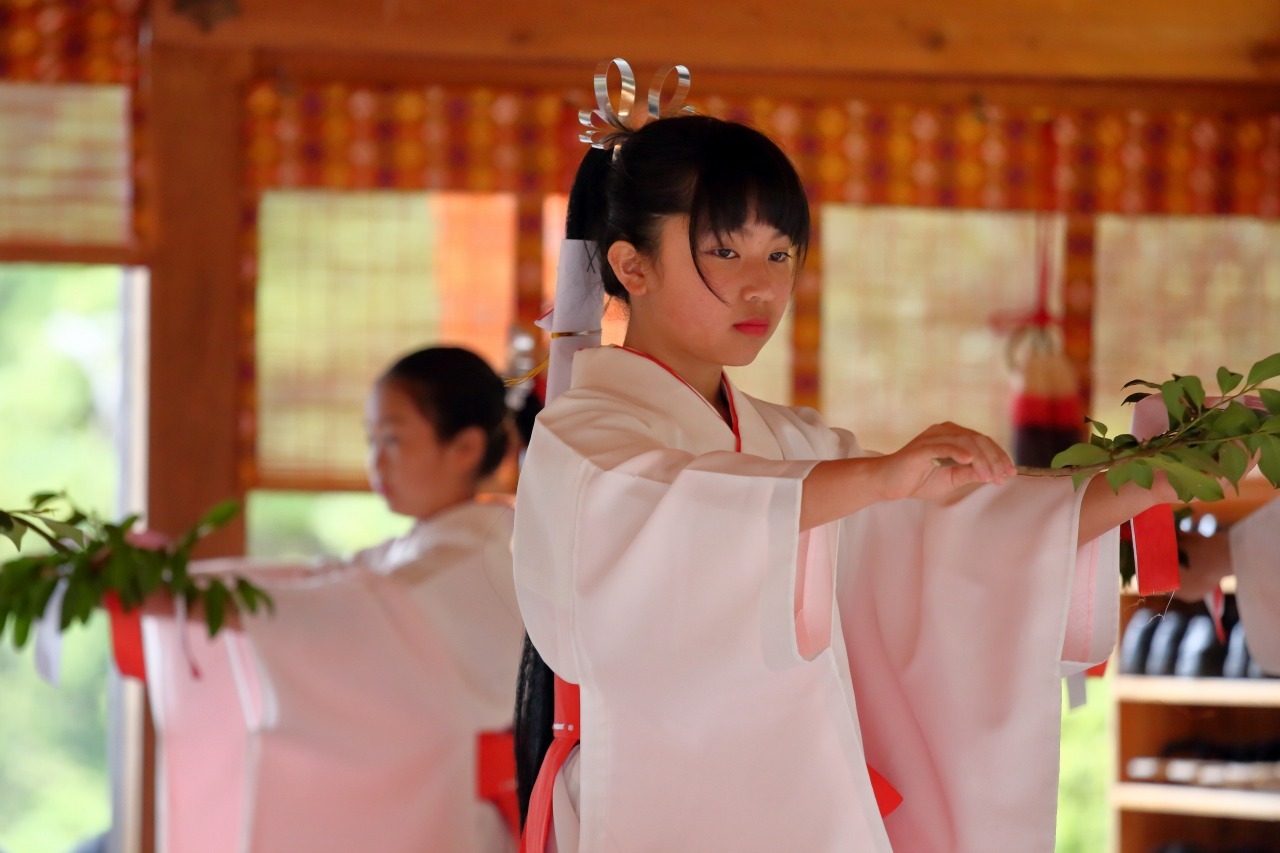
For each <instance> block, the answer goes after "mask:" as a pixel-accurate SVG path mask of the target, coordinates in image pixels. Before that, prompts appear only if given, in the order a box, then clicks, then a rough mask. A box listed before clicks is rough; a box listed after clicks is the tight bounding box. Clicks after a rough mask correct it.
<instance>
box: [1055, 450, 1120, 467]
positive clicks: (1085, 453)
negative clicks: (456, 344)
mask: <svg viewBox="0 0 1280 853" xmlns="http://www.w3.org/2000/svg"><path fill="white" fill-rule="evenodd" d="M1110 460H1111V454H1110V453H1108V452H1107V451H1105V450H1103V449H1102V448H1101V447H1096V446H1094V445H1092V444H1073V445H1071V446H1070V447H1068V448H1067V449H1066V450H1064V451H1062V452H1061V453H1059V454H1058V455H1057V456H1054V457H1053V461H1052V462H1051V463H1049V464H1050V465H1052V466H1053V467H1054V468H1066V467H1068V466H1081V467H1084V466H1089V465H1101V464H1102V463H1104V462H1109V461H1110Z"/></svg>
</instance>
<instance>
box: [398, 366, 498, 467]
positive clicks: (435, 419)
mask: <svg viewBox="0 0 1280 853" xmlns="http://www.w3.org/2000/svg"><path fill="white" fill-rule="evenodd" d="M378 382H379V383H391V384H393V385H395V386H396V387H398V388H401V389H402V390H404V391H405V393H407V394H408V395H409V398H410V399H411V400H413V404H414V406H415V407H417V409H418V411H419V412H421V413H422V416H423V417H425V418H426V419H427V420H428V421H430V422H431V425H432V426H433V427H435V431H436V435H437V436H439V438H440V440H441V441H450V440H452V439H453V438H454V437H455V436H457V434H458V433H460V432H462V431H463V430H464V429H467V428H469V427H479V428H480V430H481V431H482V432H483V433H484V436H485V449H484V455H483V456H482V457H481V459H480V464H479V466H478V467H477V469H476V478H477V479H479V478H482V477H487V476H488V475H490V474H492V473H493V472H494V471H496V470H497V469H498V466H499V465H500V464H502V458H503V456H505V455H506V452H507V442H508V440H509V433H508V426H507V403H506V393H507V389H506V386H505V385H504V384H503V382H502V379H501V378H500V377H499V376H498V374H496V373H494V372H493V368H491V367H490V366H489V365H488V364H487V363H486V362H485V360H484V359H483V358H481V357H480V356H478V355H476V354H475V353H473V352H471V350H467V349H463V348H462V347H429V348H427V349H421V350H418V351H417V352H411V353H409V354H408V355H406V356H404V357H403V358H401V359H400V360H399V361H397V362H396V363H395V364H393V365H391V367H389V368H387V370H386V372H385V373H383V374H382V376H381V377H379V379H378Z"/></svg>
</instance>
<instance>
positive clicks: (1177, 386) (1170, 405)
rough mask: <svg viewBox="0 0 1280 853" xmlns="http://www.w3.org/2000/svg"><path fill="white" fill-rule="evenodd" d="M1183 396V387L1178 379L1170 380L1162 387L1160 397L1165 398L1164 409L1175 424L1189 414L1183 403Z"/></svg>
mask: <svg viewBox="0 0 1280 853" xmlns="http://www.w3.org/2000/svg"><path fill="white" fill-rule="evenodd" d="M1182 394H1183V388H1182V385H1181V383H1179V382H1178V380H1176V379H1170V380H1169V381H1168V382H1166V383H1164V384H1163V385H1161V386H1160V396H1161V397H1163V398H1164V407H1165V409H1166V410H1168V412H1169V417H1170V418H1171V419H1172V420H1173V421H1175V422H1179V421H1181V420H1182V418H1183V416H1184V415H1186V413H1187V406H1186V403H1184V402H1182Z"/></svg>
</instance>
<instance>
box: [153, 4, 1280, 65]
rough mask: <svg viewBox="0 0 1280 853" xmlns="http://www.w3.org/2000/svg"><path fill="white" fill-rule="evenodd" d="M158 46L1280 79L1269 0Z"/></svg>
mask: <svg viewBox="0 0 1280 853" xmlns="http://www.w3.org/2000/svg"><path fill="white" fill-rule="evenodd" d="M151 8H152V15H153V18H154V33H155V40H156V42H157V43H158V44H182V45H189V46H201V45H204V46H212V45H216V46H221V47H227V48H237V49H242V48H251V49H275V50H293V49H304V50H314V51H320V52H357V53H367V54H375V55H376V54H383V55H388V54H390V55H399V56H406V57H413V58H415V59H418V60H422V59H434V60H438V61H442V62H457V61H470V60H478V61H485V62H500V63H531V64H534V65H541V64H544V63H567V64H570V65H574V66H576V67H579V68H580V67H583V66H584V65H585V66H587V67H591V66H593V65H594V64H595V63H596V62H597V61H598V60H600V59H602V58H608V57H612V56H617V55H623V56H625V57H626V58H627V59H628V60H630V61H631V62H633V63H635V64H637V65H639V66H642V67H645V68H655V67H657V66H658V65H660V64H664V63H669V62H672V61H679V62H683V63H685V64H687V65H689V66H690V67H692V68H694V69H695V70H698V71H704V72H705V71H709V70H716V71H723V72H728V73H736V72H743V71H756V72H763V73H779V72H781V73H817V74H871V75H895V76H897V75H905V76H919V75H924V76H929V77H941V78H946V77H957V76H959V77H992V78H1014V79H1051V80H1062V79H1070V80H1117V79H1119V80H1135V81H1142V80H1148V81H1156V80H1159V81H1165V82H1189V81H1215V82H1230V83H1263V82H1276V81H1278V80H1280V4H1276V3H1275V2H1274V0H1215V2H1204V0H1123V2H1116V0H1073V1H1072V2H1062V0H1059V2H1047V0H915V2H912V3H902V2H899V0H792V2H789V3H765V2H746V3H743V2H740V0H735V1H734V2H727V0H721V2H710V1H708V2H702V3H683V2H672V0H628V2H625V3H624V2H617V0H615V2H609V0H598V2H593V3H582V4H578V3H566V2H564V0H526V2H523V3H509V2H506V0H471V2H467V3H451V4H450V3H439V2H434V0H385V2H381V3H377V4H373V3H369V2H368V0H257V1H256V2H253V3H244V4H242V8H243V11H242V12H241V13H240V14H239V15H238V16H236V17H235V18H232V19H230V20H227V21H225V22H223V23H221V24H219V25H217V26H216V27H215V28H214V29H213V31H212V32H209V33H205V32H202V31H201V30H200V29H199V28H198V27H197V26H196V25H195V24H194V23H193V22H192V21H190V20H189V19H187V18H184V17H182V16H180V15H179V14H178V13H176V12H175V11H174V10H173V4H168V3H163V4H153V5H152V7H151Z"/></svg>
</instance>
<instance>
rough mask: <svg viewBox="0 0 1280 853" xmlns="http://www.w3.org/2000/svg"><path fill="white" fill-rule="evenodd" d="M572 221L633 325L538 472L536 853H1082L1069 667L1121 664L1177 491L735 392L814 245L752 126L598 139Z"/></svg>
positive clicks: (570, 412)
mask: <svg viewBox="0 0 1280 853" xmlns="http://www.w3.org/2000/svg"><path fill="white" fill-rule="evenodd" d="M567 233H568V236H569V237H571V238H579V239H581V240H584V241H585V243H586V246H587V249H586V257H587V258H588V262H589V263H592V264H594V268H595V269H596V270H597V271H598V273H599V275H600V276H601V277H602V278H603V287H604V291H605V293H607V294H608V295H609V296H610V297H612V298H613V299H616V300H621V301H622V302H624V303H626V305H627V306H628V308H629V315H630V316H629V322H628V326H627V333H626V339H625V345H624V346H622V347H603V348H594V349H584V350H581V351H579V352H578V353H577V355H576V357H575V358H574V362H573V378H572V384H571V387H570V390H568V391H566V392H565V393H564V394H562V395H560V396H559V397H558V398H557V399H555V400H554V401H551V402H549V404H548V407H547V408H546V409H545V410H544V411H543V413H542V414H541V415H540V417H539V419H538V422H537V425H536V427H535V429H534V434H533V438H532V442H531V445H530V447H529V450H528V452H527V455H526V460H525V466H524V469H523V471H522V475H521V480H520V485H519V491H518V497H517V502H516V505H517V512H516V532H515V576H516V591H517V595H518V597H519V601H520V609H521V612H522V615H523V617H524V620H525V624H526V628H527V631H528V635H529V638H530V639H531V641H532V646H526V654H525V660H524V663H523V666H522V674H521V677H522V684H521V691H520V695H519V700H518V701H519V706H518V712H517V743H518V747H517V751H518V763H519V770H520V776H521V788H522V792H521V793H522V795H523V796H525V797H531V804H530V805H529V807H528V809H529V816H528V819H527V822H526V825H525V834H524V842H523V843H524V848H525V849H528V850H541V849H543V847H544V845H548V847H549V849H558V850H559V851H560V852H561V853H568V851H575V850H580V851H584V853H587V851H591V853H596V851H601V853H604V851H607V853H621V851H712V850H714V851H721V850H724V851H730V850H732V851H735V853H743V852H744V851H761V852H762V853H763V851H803V852H804V853H823V851H887V850H890V849H895V850H899V851H908V852H909V853H930V851H973V853H992V851H1017V853H1028V851H1048V850H1051V849H1052V848H1053V844H1054V817H1055V814H1054V813H1055V807H1056V790H1057V773H1058V764H1057V762H1058V743H1059V715H1060V703H1061V682H1060V676H1061V675H1063V674H1064V673H1071V672H1078V671H1080V670H1082V669H1084V668H1086V667H1088V666H1089V665H1091V664H1092V663H1095V662H1097V661H1101V660H1103V659H1105V658H1106V657H1107V655H1108V653H1109V651H1110V649H1111V646H1112V644H1113V642H1114V638H1115V630H1116V621H1117V614H1116V606H1117V599H1118V594H1117V592H1118V591H1117V589H1116V583H1117V577H1118V569H1117V567H1116V565H1115V554H1116V553H1117V550H1118V536H1117V535H1116V534H1115V532H1114V528H1115V527H1116V526H1117V525H1119V524H1120V523H1121V522H1122V521H1123V520H1125V519H1127V518H1129V517H1130V516H1132V515H1133V514H1135V513H1137V512H1139V511H1141V510H1143V509H1145V508H1146V507H1148V506H1151V505H1153V504H1156V503H1158V502H1167V501H1170V500H1172V499H1173V497H1174V496H1173V492H1172V490H1171V489H1170V488H1168V486H1167V484H1160V483H1158V484H1157V486H1156V488H1154V489H1153V490H1151V491H1143V490H1141V489H1139V488H1137V487H1133V486H1126V487H1124V488H1123V489H1122V490H1121V492H1120V493H1119V494H1118V495H1117V494H1113V493H1112V492H1111V491H1110V490H1109V488H1108V487H1107V486H1106V484H1105V483H1104V482H1101V481H1096V482H1093V483H1090V484H1089V485H1088V487H1087V488H1082V489H1080V490H1079V491H1074V490H1073V489H1072V485H1071V482H1070V480H1069V479H1057V478H1054V479H1049V478H1041V479H1033V478H1025V477H1014V476H1013V475H1014V474H1015V469H1014V466H1013V465H1012V463H1011V462H1010V460H1009V458H1008V456H1007V455H1006V454H1005V453H1004V451H1003V450H1001V449H1000V448H999V447H998V446H997V445H996V444H995V443H994V442H992V441H991V440H990V439H989V438H987V437H985V436H982V435H980V434H978V433H975V432H972V431H970V430H967V429H964V428H961V427H959V426H956V425H954V424H949V423H948V424H939V425H937V426H933V427H930V428H929V429H927V430H925V431H924V432H923V433H921V434H920V435H919V436H917V437H915V438H913V439H912V440H911V441H909V442H908V443H907V444H906V445H905V446H904V447H902V448H901V449H899V450H898V451H896V452H894V453H889V454H887V455H876V454H871V453H868V452H866V451H864V450H863V449H862V448H860V447H859V446H858V443H857V441H856V440H855V439H854V437H853V436H852V435H851V434H850V433H848V432H845V431H843V430H837V429H831V428H828V427H827V426H826V425H825V424H824V423H823V422H822V420H821V418H820V416H819V415H818V414H817V413H816V412H814V411H812V410H809V409H792V408H786V407H783V406H778V405H773V404H770V403H766V402H763V401H760V400H756V399H753V398H751V397H749V396H747V395H746V394H743V393H742V392H741V391H739V390H738V389H736V388H734V387H733V386H732V385H731V384H730V383H729V381H728V380H727V378H726V377H725V376H724V373H723V367H724V366H725V365H743V364H747V363H749V362H751V361H752V359H754V358H755V357H756V355H757V353H758V352H759V351H760V348H761V347H762V346H763V345H764V343H765V342H766V341H767V340H768V339H769V337H770V335H771V334H772V333H773V332H774V330H775V329H776V328H777V325H778V322H779V319H780V318H781V316H782V314H783V311H784V310H785V308H786V307H787V304H788V301H789V298H790V296H791V293H792V289H793V287H794V284H795V282H796V278H797V275H798V273H799V270H800V265H801V263H802V261H803V259H804V256H805V251H806V248H807V243H808V236H809V208H808V203H807V200H806V198H805V195H804V191H803V189H802V187H801V183H800V181H799V179H798V177H797V175H796V172H795V170H794V168H793V167H792V165H791V163H790V162H789V161H788V160H787V158H786V156H785V155H784V154H783V153H782V152H781V151H780V150H779V149H778V147H777V146H776V145H774V144H773V143H772V142H771V141H770V140H769V139H767V138H766V137H765V136H763V135H762V134H760V133H758V132H756V131H754V130H751V129H749V128H747V127H744V126H742V125H738V124H734V123H729V122H723V121H719V120H716V119H713V118H709V117H704V116H684V117H676V118H663V119H658V120H653V121H650V122H649V123H647V124H645V125H644V126H643V127H642V128H641V129H640V130H638V131H635V132H633V133H630V134H625V135H622V136H621V142H620V143H619V145H618V146H617V147H616V148H615V149H614V150H613V151H612V152H611V151H608V150H591V151H589V152H588V154H587V156H586V158H585V159H584V161H583V165H582V167H581V168H580V170H579V173H578V176H577V178H576V180H575V185H574V190H573V193H572V195H571V197H570V208H569V222H568V228H567ZM566 242H567V243H568V242H570V241H566ZM588 298H589V297H588ZM542 661H545V663H546V664H547V665H549V667H550V670H552V671H554V674H555V682H556V684H555V690H554V692H555V700H556V701H555V704H556V706H557V707H556V709H555V717H556V728H555V729H554V737H553V736H552V726H551V718H552V710H551V690H550V678H549V677H547V676H546V674H545V670H544V669H543V668H542ZM578 702H580V707H578V708H575V707H574V706H575V704H577V703H578ZM548 741H554V745H552V746H551V748H550V749H549V750H548V748H547V745H548ZM544 752H546V756H547V757H546V761H545V762H543V760H542V755H543V753H544ZM539 764H541V766H542V773H541V775H540V776H538V779H537V784H536V785H534V786H532V792H530V790H529V789H530V787H531V784H530V782H531V779H532V777H533V775H534V774H533V771H536V770H537V768H538V766H539ZM871 768H874V769H871ZM881 776H882V777H883V779H887V780H888V784H887V785H885V784H883V783H882V780H881V779H880V777H881ZM873 780H875V781H873ZM893 789H896V792H897V794H900V795H901V798H902V801H901V804H900V806H898V807H897V808H896V809H895V808H894V805H895V800H896V797H895V794H894V790H893ZM886 815H887V816H886Z"/></svg>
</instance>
